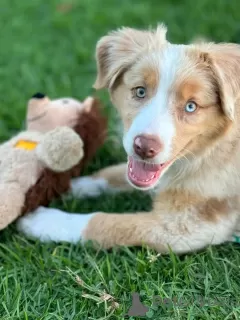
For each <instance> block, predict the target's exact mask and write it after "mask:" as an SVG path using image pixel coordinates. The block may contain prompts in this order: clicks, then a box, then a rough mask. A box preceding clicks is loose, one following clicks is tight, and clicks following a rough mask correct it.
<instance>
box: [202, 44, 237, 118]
mask: <svg viewBox="0 0 240 320" xmlns="http://www.w3.org/2000/svg"><path fill="white" fill-rule="evenodd" d="M205 59H206V60H208V62H209V65H210V68H211V70H212V72H213V77H214V80H215V82H216V85H217V90H218V94H219V98H220V102H221V105H222V109H223V112H224V113H225V114H226V116H227V117H228V118H229V119H230V120H232V121H233V120H234V114H235V103H236V100H237V98H238V97H239V94H240V45H237V44H212V45H210V46H209V49H208V50H207V55H206V56H205Z"/></svg>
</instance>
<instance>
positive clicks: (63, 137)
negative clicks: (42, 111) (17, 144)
mask: <svg viewBox="0 0 240 320" xmlns="http://www.w3.org/2000/svg"><path fill="white" fill-rule="evenodd" d="M37 155H38V157H39V159H40V160H41V161H42V162H43V163H44V164H45V165H46V166H47V167H48V168H50V169H52V170H54V171H59V172H62V171H66V170H69V169H71V168H72V167H73V166H75V165H76V164H77V163H78V162H79V161H80V160H81V159H82V157H83V142H82V140H81V138H80V137H79V136H78V134H77V133H76V132H74V131H73V130H72V129H70V128H68V127H58V128H56V129H54V130H52V131H50V132H48V133H46V135H45V136H44V138H43V140H42V141H41V143H40V144H39V145H38V147H37Z"/></svg>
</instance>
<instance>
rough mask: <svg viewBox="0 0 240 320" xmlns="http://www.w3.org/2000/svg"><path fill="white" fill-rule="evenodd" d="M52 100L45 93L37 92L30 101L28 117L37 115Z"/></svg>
mask: <svg viewBox="0 0 240 320" xmlns="http://www.w3.org/2000/svg"><path fill="white" fill-rule="evenodd" d="M49 102H50V99H49V98H48V97H47V96H45V95H44V94H43V93H40V92H38V93H35V94H34V95H33V96H32V98H31V99H30V100H29V101H28V107H27V119H31V118H34V117H36V116H37V115H38V114H39V113H40V112H41V110H42V109H43V107H44V106H45V105H46V104H48V103H49Z"/></svg>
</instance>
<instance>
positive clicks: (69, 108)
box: [26, 93, 95, 132]
mask: <svg viewBox="0 0 240 320" xmlns="http://www.w3.org/2000/svg"><path fill="white" fill-rule="evenodd" d="M94 102H95V99H94V98H92V97H88V98H86V99H85V100H84V101H83V102H80V101H78V100H75V99H73V98H61V99H56V100H50V99H49V98H48V97H47V96H45V95H44V94H42V93H36V94H35V95H34V96H33V97H32V98H31V99H30V100H29V102H28V110H27V124H26V125H27V130H31V131H39V132H47V131H49V130H52V129H55V128H56V127H59V126H68V127H71V128H74V127H75V126H76V125H77V122H78V119H79V116H80V115H81V114H82V113H89V112H90V110H91V108H92V106H93V104H94Z"/></svg>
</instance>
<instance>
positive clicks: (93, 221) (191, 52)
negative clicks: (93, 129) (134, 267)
mask: <svg viewBox="0 0 240 320" xmlns="http://www.w3.org/2000/svg"><path fill="white" fill-rule="evenodd" d="M96 59H97V68H98V75H97V79H96V82H95V85H94V86H95V88H96V89H102V88H107V89H108V91H109V94H110V97H111V101H112V103H113V105H114V106H115V107H116V108H117V110H118V111H119V113H120V116H121V118H122V121H123V124H124V136H123V145H124V148H125V150H126V153H127V155H128V162H127V163H126V164H120V165H117V166H112V167H108V168H105V169H103V170H101V171H99V172H97V173H96V174H94V175H93V176H90V177H83V178H79V179H77V180H74V181H73V182H72V192H73V194H74V195H75V196H95V195H98V194H99V193H100V192H101V190H104V191H105V192H106V191H109V192H113V191H122V190H129V191H130V190H131V189H133V188H138V189H141V190H149V189H153V188H154V190H155V197H154V203H153V209H152V211H151V212H138V213H137V214H128V213H126V214H114V213H112V214H106V213H103V212H95V213H91V214H69V213H67V212H63V211H59V210H57V209H52V208H39V209H38V210H37V211H35V212H33V213H31V214H30V215H28V216H26V217H23V218H21V219H20V220H19V222H18V227H19V229H20V230H21V231H22V232H24V233H25V234H26V235H28V236H30V237H34V238H38V239H40V240H41V241H49V240H52V241H68V242H77V241H83V242H84V241H86V240H93V241H96V242H97V243H98V244H99V245H100V246H102V247H104V248H110V247H113V246H119V245H120V246H123V245H124V246H139V245H142V244H145V245H148V246H150V247H151V248H154V249H156V250H157V251H159V252H161V253H167V252H168V251H169V248H171V250H173V251H174V252H175V253H186V252H191V251H193V250H199V249H202V248H204V247H206V246H207V245H210V244H214V245H217V244H221V243H223V242H225V241H227V240H228V239H229V237H230V236H231V234H232V232H233V230H234V228H235V227H236V224H237V223H238V220H239V217H240V202H239V192H240V46H239V45H236V44H228V43H220V44H215V43H203V42H201V43H198V44H196V43H195V44H190V45H179V44H171V43H170V42H169V41H168V40H167V39H166V27H165V26H164V25H159V26H158V27H157V29H156V30H153V31H152V30H146V31H141V30H135V29H131V28H122V29H120V30H117V31H113V32H111V33H109V34H108V35H106V36H104V37H103V38H101V39H100V40H99V42H98V44H97V48H96Z"/></svg>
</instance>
